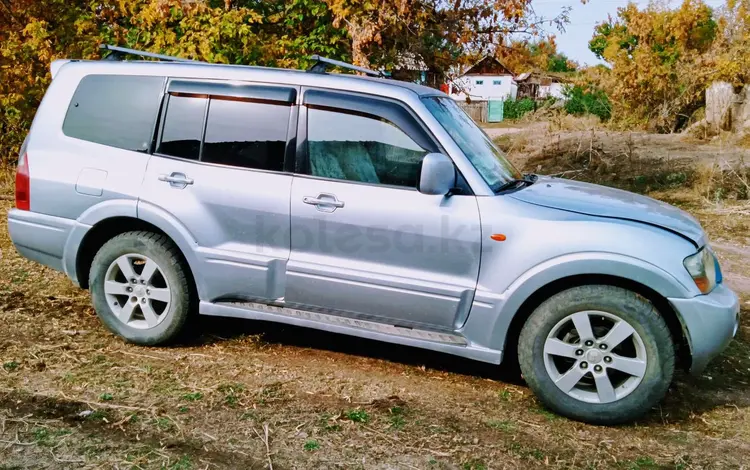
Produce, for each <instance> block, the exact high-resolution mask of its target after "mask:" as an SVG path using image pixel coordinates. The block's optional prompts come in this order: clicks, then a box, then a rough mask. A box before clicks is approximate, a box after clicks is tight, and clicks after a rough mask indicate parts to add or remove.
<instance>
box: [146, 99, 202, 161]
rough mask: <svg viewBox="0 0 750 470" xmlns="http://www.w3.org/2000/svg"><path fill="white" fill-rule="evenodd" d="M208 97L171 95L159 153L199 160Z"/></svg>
mask: <svg viewBox="0 0 750 470" xmlns="http://www.w3.org/2000/svg"><path fill="white" fill-rule="evenodd" d="M206 101H207V98H203V97H196V96H180V95H172V96H170V97H169V104H168V105H167V114H166V116H165V118H164V129H163V130H162V136H161V142H160V143H159V148H158V149H157V152H158V153H162V154H164V155H172V156H174V157H181V158H189V159H191V160H198V156H199V154H200V149H201V136H202V135H203V117H204V114H205V112H206Z"/></svg>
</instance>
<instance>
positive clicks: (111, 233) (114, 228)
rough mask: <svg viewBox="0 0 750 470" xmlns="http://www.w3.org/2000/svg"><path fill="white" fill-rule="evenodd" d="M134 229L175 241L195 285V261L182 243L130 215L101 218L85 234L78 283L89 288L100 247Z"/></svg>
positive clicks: (79, 254) (78, 255) (78, 259)
mask: <svg viewBox="0 0 750 470" xmlns="http://www.w3.org/2000/svg"><path fill="white" fill-rule="evenodd" d="M133 231H147V232H153V233H157V234H159V235H163V236H165V237H167V238H168V239H169V240H170V241H171V242H172V243H174V244H175V245H176V246H177V247H178V249H179V251H180V255H181V256H182V260H183V262H184V263H185V266H187V268H188V275H189V280H190V282H192V283H193V287H195V284H196V282H195V276H194V273H195V269H194V266H193V263H191V262H190V260H189V259H188V258H187V256H185V250H184V249H183V247H181V246H180V245H181V244H180V243H178V241H177V240H175V238H174V237H172V236H171V235H170V234H169V233H167V232H166V231H165V230H162V229H161V228H160V227H159V226H157V225H155V224H153V223H151V222H148V221H145V220H143V219H139V218H136V217H129V216H115V217H109V218H106V219H103V220H100V221H99V222H97V223H96V224H94V225H93V226H92V227H91V228H90V229H89V230H88V231H87V232H86V234H85V235H84V236H83V239H82V240H81V243H80V245H79V248H78V251H77V253H76V259H75V270H76V277H77V280H78V284H79V286H80V287H82V288H84V289H88V288H89V273H90V271H91V263H92V262H93V260H94V257H95V256H96V253H97V252H98V251H99V249H100V248H101V247H102V246H103V245H104V244H105V243H106V242H107V241H109V240H111V239H112V238H114V237H116V236H117V235H120V234H122V233H126V232H133Z"/></svg>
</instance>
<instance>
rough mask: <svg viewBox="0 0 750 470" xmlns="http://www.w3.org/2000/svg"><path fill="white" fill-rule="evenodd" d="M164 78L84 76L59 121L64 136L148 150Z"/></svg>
mask: <svg viewBox="0 0 750 470" xmlns="http://www.w3.org/2000/svg"><path fill="white" fill-rule="evenodd" d="M164 80H165V78H164V77H144V76H135V75H87V76H85V77H83V79H82V80H81V83H79V84H78V88H77V89H76V91H75V93H74V94H73V98H72V99H71V101H70V104H69V106H68V112H67V114H66V115H65V121H64V122H63V127H62V130H63V133H64V134H65V135H67V136H68V137H74V138H76V139H81V140H86V141H89V142H95V143H97V144H103V145H108V146H110V147H117V148H121V149H125V150H133V151H136V152H148V151H149V146H150V145H151V139H152V138H153V133H154V123H155V122H156V115H157V113H158V112H159V105H160V104H161V96H162V89H163V87H164Z"/></svg>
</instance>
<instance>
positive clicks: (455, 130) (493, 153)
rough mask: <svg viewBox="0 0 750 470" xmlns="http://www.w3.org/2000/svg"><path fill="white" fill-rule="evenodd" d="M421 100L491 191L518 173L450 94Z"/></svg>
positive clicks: (518, 177)
mask: <svg viewBox="0 0 750 470" xmlns="http://www.w3.org/2000/svg"><path fill="white" fill-rule="evenodd" d="M422 101H424V104H425V106H426V107H427V109H428V110H430V113H432V115H433V116H435V119H437V120H438V122H439V123H440V125H442V126H443V128H444V129H445V130H446V132H448V134H449V135H450V136H451V137H452V138H453V140H454V141H455V142H456V145H458V146H459V147H460V148H461V151H463V153H464V155H466V158H468V159H469V161H470V162H471V164H472V165H474V168H476V169H477V171H478V172H479V174H480V175H482V178H484V181H486V182H487V184H488V185H489V186H490V188H492V191H495V192H497V189H498V188H499V187H500V186H502V185H503V184H505V183H507V182H508V181H511V180H515V179H520V178H521V177H522V175H521V173H520V172H519V171H518V170H516V168H515V167H514V166H513V165H512V164H511V163H510V162H509V161H508V159H507V158H506V157H505V154H504V153H503V152H502V150H500V149H499V148H497V147H496V146H495V144H493V143H492V140H490V138H489V137H488V136H487V134H485V133H484V131H482V129H480V128H479V126H477V125H476V124H475V123H474V120H473V119H471V118H470V117H469V115H468V114H466V113H465V112H464V111H463V109H461V107H460V106H458V104H456V102H455V101H453V99H452V98H447V97H441V96H430V97H427V98H422Z"/></svg>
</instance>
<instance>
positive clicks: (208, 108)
mask: <svg viewBox="0 0 750 470" xmlns="http://www.w3.org/2000/svg"><path fill="white" fill-rule="evenodd" d="M290 113H291V106H290V105H289V104H286V103H278V104H277V103H275V102H270V101H262V100H257V101H256V100H252V99H248V98H239V97H224V96H211V97H210V98H208V97H207V96H206V95H195V94H184V93H181V92H178V93H172V94H170V96H169V101H168V103H167V110H166V114H165V116H164V127H163V129H162V132H161V139H160V142H159V145H158V146H157V150H156V151H157V153H159V154H161V155H168V156H172V157H179V158H185V159H188V160H199V161H201V162H206V163H215V164H219V165H227V166H233V167H239V168H250V169H255V170H268V171H283V170H284V153H285V150H286V143H287V131H288V129H289V116H290Z"/></svg>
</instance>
